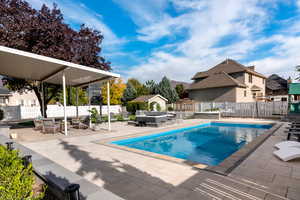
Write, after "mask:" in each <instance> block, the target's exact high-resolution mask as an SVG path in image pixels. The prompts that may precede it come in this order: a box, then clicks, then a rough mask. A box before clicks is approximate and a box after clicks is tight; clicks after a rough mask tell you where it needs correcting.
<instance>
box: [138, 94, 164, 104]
mask: <svg viewBox="0 0 300 200" xmlns="http://www.w3.org/2000/svg"><path fill="white" fill-rule="evenodd" d="M154 97H160V98H161V99H163V100H165V101H168V99H166V98H164V97H163V96H161V95H159V94H153V95H142V96H139V97H137V98H135V99H134V100H132V101H135V102H148V101H149V100H150V99H152V98H154Z"/></svg>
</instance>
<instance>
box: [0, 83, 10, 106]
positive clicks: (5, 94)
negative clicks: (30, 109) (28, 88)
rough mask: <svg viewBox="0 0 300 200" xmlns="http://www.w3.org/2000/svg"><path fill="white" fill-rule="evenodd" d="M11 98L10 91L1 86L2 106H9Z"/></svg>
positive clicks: (0, 104) (0, 103) (0, 101)
mask: <svg viewBox="0 0 300 200" xmlns="http://www.w3.org/2000/svg"><path fill="white" fill-rule="evenodd" d="M10 96H11V94H10V92H9V90H8V89H6V88H4V87H2V86H0V106H7V105H8V103H9V97H10Z"/></svg>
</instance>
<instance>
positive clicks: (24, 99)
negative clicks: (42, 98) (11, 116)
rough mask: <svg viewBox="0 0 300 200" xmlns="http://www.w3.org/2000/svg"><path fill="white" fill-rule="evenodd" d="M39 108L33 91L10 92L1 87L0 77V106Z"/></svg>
mask: <svg viewBox="0 0 300 200" xmlns="http://www.w3.org/2000/svg"><path fill="white" fill-rule="evenodd" d="M1 105H2V106H18V105H21V106H39V105H40V104H39V101H38V99H37V97H36V95H35V93H34V92H33V91H24V92H11V91H9V90H8V89H7V88H5V87H3V83H2V81H1V77H0V106H1Z"/></svg>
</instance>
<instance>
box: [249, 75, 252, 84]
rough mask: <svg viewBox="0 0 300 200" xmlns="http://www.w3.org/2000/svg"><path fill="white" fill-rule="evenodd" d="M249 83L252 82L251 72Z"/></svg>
mask: <svg viewBox="0 0 300 200" xmlns="http://www.w3.org/2000/svg"><path fill="white" fill-rule="evenodd" d="M249 83H252V74H249Z"/></svg>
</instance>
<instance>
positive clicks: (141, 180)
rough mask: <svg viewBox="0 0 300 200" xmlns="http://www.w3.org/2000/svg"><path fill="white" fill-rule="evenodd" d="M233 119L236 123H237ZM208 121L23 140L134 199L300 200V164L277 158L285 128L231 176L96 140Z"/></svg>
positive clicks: (71, 167)
mask: <svg viewBox="0 0 300 200" xmlns="http://www.w3.org/2000/svg"><path fill="white" fill-rule="evenodd" d="M234 121H237V120H236V119H235V120H234ZM199 123H203V121H201V120H186V121H184V123H182V124H180V125H175V126H170V127H167V128H147V127H143V128H141V127H131V126H127V125H124V124H122V123H119V124H114V126H113V128H114V131H113V132H111V133H103V134H95V135H88V136H78V137H71V138H61V139H54V140H47V141H39V142H30V143H28V142H23V145H25V146H27V147H28V148H31V149H33V150H35V151H37V152H39V153H40V154H42V155H44V156H45V157H47V158H49V159H51V160H53V161H54V162H56V163H58V164H60V165H62V166H64V167H65V168H67V169H69V170H71V171H73V172H75V173H77V174H78V175H80V176H82V177H84V178H86V179H87V180H90V181H92V182H93V183H95V184H97V185H99V186H101V187H104V188H105V189H107V190H109V191H111V192H113V193H115V194H116V195H118V196H120V197H122V198H124V199H129V200H135V199H136V200H141V199H145V200H147V199H149V200H150V199H151V200H155V199H156V200H177V199H178V200H179V199H180V200H182V199H191V200H193V199H197V200H199V199H201V200H202V199H203V200H205V199H217V200H219V199H220V200H221V199H233V200H239V199H247V200H260V199H287V198H288V199H293V200H296V199H297V200H298V199H300V194H299V192H297V191H299V190H300V161H294V162H291V163H290V162H289V163H285V162H282V161H280V160H278V159H277V158H275V157H274V156H273V155H272V152H273V151H274V148H273V145H274V144H275V143H276V142H278V141H281V140H283V138H284V137H285V136H284V135H283V134H282V133H283V132H282V130H283V129H282V128H281V129H280V130H278V131H277V132H276V135H275V136H271V137H270V138H269V139H268V140H267V141H266V142H265V143H264V144H262V145H261V146H260V147H259V148H258V149H257V150H256V151H255V152H254V153H252V154H251V155H250V156H249V157H248V158H247V159H246V160H245V161H243V162H242V163H241V165H240V166H238V167H237V168H236V169H234V170H233V171H232V172H231V174H229V176H221V175H217V174H215V173H212V172H208V171H203V170H196V169H193V168H192V167H190V166H187V165H181V164H178V163H173V162H169V161H166V160H161V159H157V158H152V157H147V156H144V155H140V154H136V153H133V152H128V151H124V150H120V149H116V148H111V147H108V146H105V145H100V144H96V143H94V141H101V140H105V139H107V138H110V137H119V136H123V135H127V134H136V133H139V132H146V131H149V132H152V133H157V132H161V131H166V130H170V129H177V128H180V127H186V126H191V125H195V124H199Z"/></svg>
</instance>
